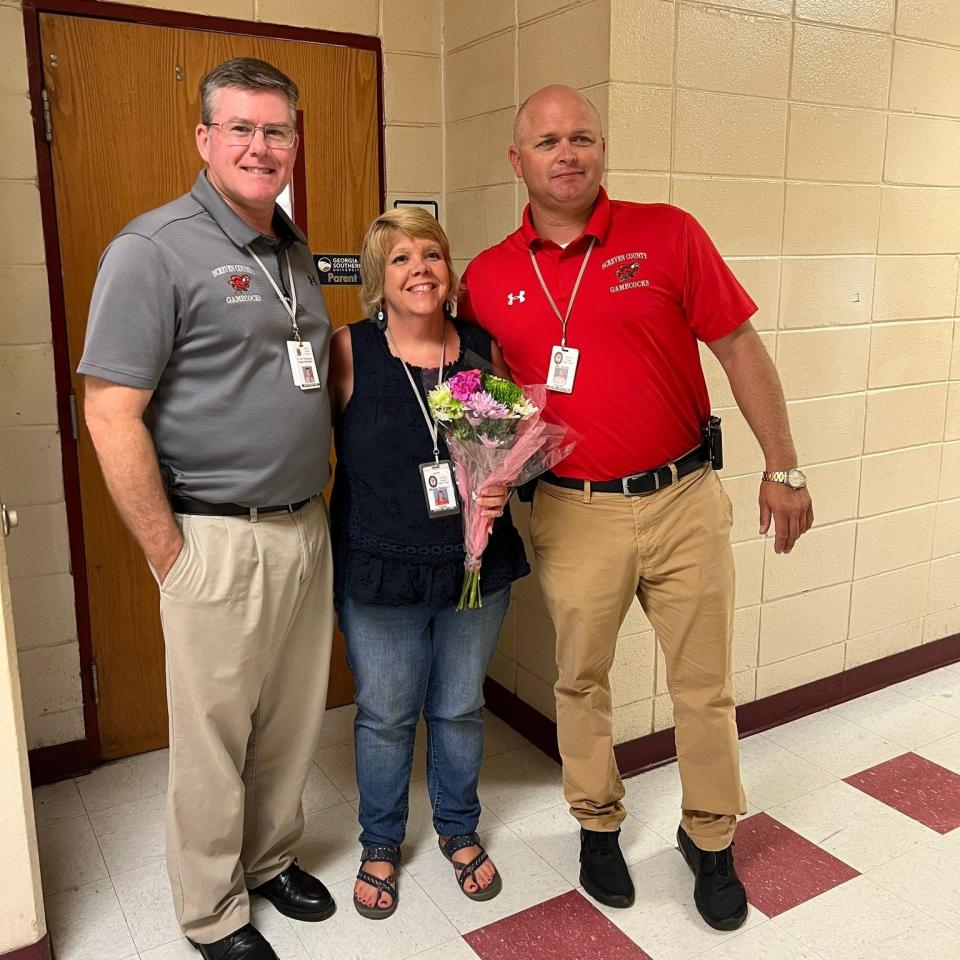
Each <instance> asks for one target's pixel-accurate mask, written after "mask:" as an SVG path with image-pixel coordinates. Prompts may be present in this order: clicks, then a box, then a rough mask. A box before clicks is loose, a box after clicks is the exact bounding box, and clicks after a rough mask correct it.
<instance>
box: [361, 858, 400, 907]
mask: <svg viewBox="0 0 960 960" xmlns="http://www.w3.org/2000/svg"><path fill="white" fill-rule="evenodd" d="M371 862H372V863H392V864H393V867H394V870H393V876H391V877H390V878H389V879H387V880H384V879H383V878H382V877H377V876H374V874H372V873H367V871H366V870H364V869H363V865H364V864H365V863H371ZM399 863H400V848H399V847H381V846H377V845H374V844H371V845H370V846H366V847H364V848H363V853H361V854H360V869H359V870H358V871H357V879H358V880H360V881H362V882H363V883H368V884H369V885H370V886H371V887H374V888H375V889H376V890H378V891H381V892H382V893H386V894H388V895H389V896H390V897H391V898H392V901H393V902H392V903H391V904H390V906H389V907H379V906H377V905H376V904H374V905H373V906H372V907H368V906H367V905H366V904H365V903H361V902H360V901H359V900H358V899H357V895H356V893H354V895H353V905H354V906H355V907H356V908H357V913H359V914H360V916H361V917H366V918H367V919H368V920H386V919H387V917H391V916H393V914H394V912H395V911H396V909H397V902H398V901H399V899H400V892H399V890H398V889H397V869H396V868H397V866H398V864H399ZM379 902H380V893H378V894H377V903H379Z"/></svg>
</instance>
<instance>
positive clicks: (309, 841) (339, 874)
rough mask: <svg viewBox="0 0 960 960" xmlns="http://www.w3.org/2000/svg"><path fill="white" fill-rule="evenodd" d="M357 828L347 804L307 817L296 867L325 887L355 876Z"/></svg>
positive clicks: (358, 844) (357, 861)
mask: <svg viewBox="0 0 960 960" xmlns="http://www.w3.org/2000/svg"><path fill="white" fill-rule="evenodd" d="M359 835H360V825H359V824H358V823H357V811H356V808H355V807H354V806H353V805H352V804H349V803H342V804H340V806H338V807H328V808H327V809H326V810H322V811H321V812H320V813H314V814H311V815H310V816H309V817H307V818H306V821H305V823H304V830H303V837H302V839H301V840H300V843H299V844H297V848H296V850H295V853H296V854H297V858H298V859H299V861H300V866H302V867H303V869H304V870H307V871H308V872H309V873H312V874H313V875H314V876H316V877H319V878H320V879H321V880H322V881H323V882H324V883H325V884H326V885H327V886H328V887H329V886H330V885H331V884H334V883H338V882H339V881H341V880H346V879H348V878H351V877H355V876H356V875H357V870H358V869H359V867H360V843H359V841H358V840H357V837H359Z"/></svg>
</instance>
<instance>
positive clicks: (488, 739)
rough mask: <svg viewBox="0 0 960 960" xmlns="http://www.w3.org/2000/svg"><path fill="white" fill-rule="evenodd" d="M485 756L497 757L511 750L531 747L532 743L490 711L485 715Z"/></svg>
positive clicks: (485, 712)
mask: <svg viewBox="0 0 960 960" xmlns="http://www.w3.org/2000/svg"><path fill="white" fill-rule="evenodd" d="M483 719H484V731H483V756H484V758H487V757H496V756H498V755H499V754H501V753H507V752H508V751H509V750H519V749H520V748H521V747H529V746H530V741H529V740H528V739H527V738H526V737H525V736H524V735H523V734H522V733H517V731H516V730H514V729H513V727H511V726H508V725H507V724H505V723H504V722H503V721H502V720H501V719H500V718H499V717H495V716H494V715H493V714H492V713H491V712H490V711H489V710H485V711H484V714H483Z"/></svg>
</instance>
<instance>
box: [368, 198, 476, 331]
mask: <svg viewBox="0 0 960 960" xmlns="http://www.w3.org/2000/svg"><path fill="white" fill-rule="evenodd" d="M398 234H403V235H404V236H407V237H410V239H411V240H432V241H433V242H434V243H436V244H437V246H438V247H440V252H441V253H442V254H443V259H444V260H445V261H446V263H447V270H448V271H449V273H450V289H449V290H448V292H447V297H448V300H449V301H450V302H452V303H454V304H455V303H456V302H457V296H458V295H459V293H460V278H459V277H458V276H457V274H456V271H455V270H454V269H453V262H452V261H451V260H450V241H449V240H448V239H447V235H446V234H445V233H444V232H443V227H441V226H440V224H439V223H438V222H437V221H436V220H435V219H434V217H433V216H432V215H431V214H429V213H427V211H426V210H422V209H421V208H420V207H397V208H396V209H394V210H388V211H387V212H386V213H381V214H380V216H379V217H377V219H376V220H374V221H373V223H371V224H370V226H369V227H368V228H367V234H366V236H365V237H364V238H363V247H362V248H361V250H360V276H361V277H362V279H363V284H362V286H361V287H360V306H361V307H362V308H363V313H364V316H366V317H372V316H373V315H374V314H375V313H376V312H377V310H378V309H379V308H380V304H381V303H382V302H383V275H384V271H385V270H386V265H387V257H388V255H389V254H390V251H391V250H392V249H393V247H394V245H395V244H396V242H397V235H398Z"/></svg>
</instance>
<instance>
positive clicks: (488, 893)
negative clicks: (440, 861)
mask: <svg viewBox="0 0 960 960" xmlns="http://www.w3.org/2000/svg"><path fill="white" fill-rule="evenodd" d="M438 842H439V843H440V851H441V853H443V855H444V856H445V857H446V858H447V859H448V860H449V861H450V862H451V863H452V864H453V872H454V873H455V874H456V877H457V883H459V884H460V889H461V890H462V891H463V894H464V896H466V897H469V898H470V899H471V900H478V901H483V900H492V899H493V898H494V897H495V896H496V895H497V894H498V893H499V892H500V891H501V890H502V889H503V880H501V879H500V872H499V871H497V869H496V867H494V871H495V872H494V874H493V879H492V880H491V881H490V883H488V884H487V886H485V887H481V886H480V881H479V880H477V877H476V873H477V870H478V868H479V867H481V866H482V865H483V864H485V863H486V862H487V860H489V859H490V857H489V856H487V851H486V850H484V849H483V844H482V843H481V842H480V838H479V837H478V836H477V835H476V834H475V833H462V834H460V835H459V836H456V837H450V838H449V839H448V840H447V842H446V843H443V842H440V841H438ZM464 847H479V848H480V852H479V853H478V854H477V855H476V856H475V857H474V858H473V859H472V860H471V861H470V862H469V863H460V862H459V861H457V860H454V859H453V855H454V854H455V853H456V852H457V851H458V850H462V849H463V848H464ZM471 877H473V882H474V883H475V884H476V885H477V889H476V890H474V891H473V892H472V893H471V892H470V891H469V890H467V888H466V887H465V886H464V884H465V883H466V882H467V880H469V879H470V878H471Z"/></svg>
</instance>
